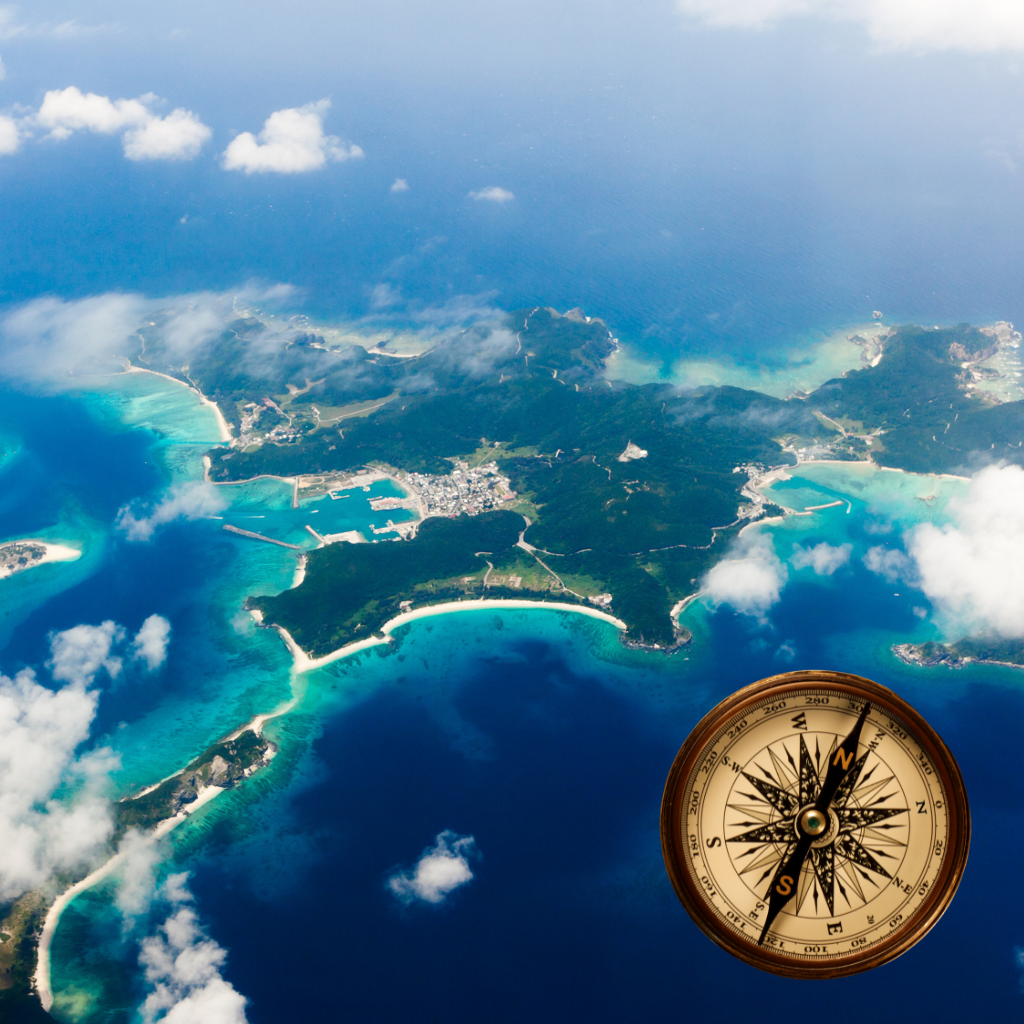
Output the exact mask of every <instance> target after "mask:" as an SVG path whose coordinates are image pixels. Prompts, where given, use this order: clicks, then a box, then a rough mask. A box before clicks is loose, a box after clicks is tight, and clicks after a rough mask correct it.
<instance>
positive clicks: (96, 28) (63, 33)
mask: <svg viewBox="0 0 1024 1024" xmlns="http://www.w3.org/2000/svg"><path fill="white" fill-rule="evenodd" d="M114 29H115V26H113V25H80V24H79V23H78V22H77V21H75V20H74V19H72V20H71V21H61V22H57V23H56V24H55V23H54V22H52V21H45V22H37V23H36V24H34V25H30V24H27V23H26V22H23V21H19V20H18V8H17V7H16V6H15V5H12V4H5V5H3V6H2V7H0V39H4V40H7V39H19V38H30V39H31V38H46V37H50V38H54V39H72V38H74V37H76V36H83V35H91V34H93V33H96V32H109V31H113V30H114Z"/></svg>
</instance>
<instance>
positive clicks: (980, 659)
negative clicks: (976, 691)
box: [892, 635, 1024, 668]
mask: <svg viewBox="0 0 1024 1024" xmlns="http://www.w3.org/2000/svg"><path fill="white" fill-rule="evenodd" d="M892 650H893V654H895V655H896V657H897V658H899V659H900V661H905V662H906V663H907V664H908V665H919V666H921V667H923V668H932V667H934V666H936V665H945V666H946V668H964V667H965V666H967V665H972V664H981V665H1008V666H1011V667H1013V668H1024V639H1021V638H1020V637H1002V636H991V635H982V636H968V637H964V638H963V639H961V640H957V641H955V642H953V643H950V644H944V643H939V642H938V641H937V640H929V641H927V642H926V643H923V644H896V645H894V646H893V649H892Z"/></svg>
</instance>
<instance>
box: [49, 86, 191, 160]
mask: <svg viewBox="0 0 1024 1024" xmlns="http://www.w3.org/2000/svg"><path fill="white" fill-rule="evenodd" d="M156 99H157V97H155V96H153V95H146V96H141V97H139V98H138V99H134V100H124V99H122V100H111V99H110V97H109V96H100V95H98V94H97V93H94V92H90V93H83V92H82V91H81V90H80V89H78V88H77V87H76V86H73V85H72V86H68V88H66V89H51V90H50V91H49V92H47V93H46V95H45V96H44V97H43V103H42V106H40V108H39V111H38V113H37V114H36V116H35V121H36V124H38V125H39V126H41V127H43V128H46V129H48V130H49V134H50V138H54V139H66V138H68V137H69V136H70V135H71V134H72V133H74V132H76V131H91V132H99V133H100V134H103V135H114V134H116V133H118V132H123V133H124V139H123V143H124V153H125V156H127V157H128V159H129V160H191V159H192V158H193V157H194V156H196V155H197V154H198V152H199V150H200V148H201V147H202V145H203V143H204V142H205V141H206V140H207V139H208V138H209V137H210V135H211V132H210V129H209V128H208V127H207V126H206V125H204V124H203V123H202V122H201V121H200V120H199V118H198V117H197V116H196V115H195V114H193V113H192V112H191V111H190V110H184V109H182V108H180V107H179V108H178V109H176V110H173V111H171V113H170V114H168V115H167V116H166V117H157V115H156V114H154V113H153V112H152V110H151V109H150V105H151V104H152V103H153V102H154V101H155V100H156Z"/></svg>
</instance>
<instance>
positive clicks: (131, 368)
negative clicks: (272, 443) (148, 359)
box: [124, 359, 231, 441]
mask: <svg viewBox="0 0 1024 1024" xmlns="http://www.w3.org/2000/svg"><path fill="white" fill-rule="evenodd" d="M125 363H126V364H127V365H126V367H125V370H124V372H125V373H152V374H153V375H154V376H156V377H163V378H164V380H169V381H173V382H174V383H175V384H179V385H181V387H183V388H188V390H189V391H191V392H193V394H196V395H198V396H199V403H200V404H201V405H208V406H209V407H210V408H211V409H213V414H214V416H216V418H217V429H218V430H219V431H220V439H221V441H230V440H231V428H230V427H229V426H228V421H227V420H226V419H225V418H224V413H222V412H221V411H220V406H219V405H217V403H216V402H214V401H213V400H212V399H210V398H207V397H206V395H204V394H203V393H202V391H200V390H199V388H197V387H196V386H195V385H194V384H186V383H185V382H184V381H183V380H178V378H177V377H172V376H171V375H170V374H169V373H160V371H159V370H147V369H146V368H145V367H144V366H135V364H134V363H132V362H131V361H130V360H128V359H125Z"/></svg>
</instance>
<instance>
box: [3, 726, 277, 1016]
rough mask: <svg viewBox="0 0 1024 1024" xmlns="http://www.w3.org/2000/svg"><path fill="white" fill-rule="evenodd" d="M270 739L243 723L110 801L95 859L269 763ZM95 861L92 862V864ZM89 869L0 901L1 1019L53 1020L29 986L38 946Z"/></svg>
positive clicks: (111, 853) (61, 875)
mask: <svg viewBox="0 0 1024 1024" xmlns="http://www.w3.org/2000/svg"><path fill="white" fill-rule="evenodd" d="M275 751H276V747H275V746H274V744H272V743H270V742H269V741H267V740H266V739H265V738H264V737H262V736H260V735H258V734H257V733H255V732H254V731H253V730H252V729H249V728H246V729H244V730H243V731H242V732H240V733H239V734H238V735H237V736H234V737H231V738H228V739H225V740H221V741H220V742H219V743H215V744H214V745H213V746H211V747H209V748H208V749H207V750H205V751H203V753H201V754H200V755H199V756H198V757H196V758H194V759H193V760H192V761H190V762H189V763H188V765H186V767H185V768H184V769H182V770H181V771H180V772H178V773H176V774H175V775H172V776H171V777H170V778H168V779H165V780H164V781H163V782H161V783H159V784H158V785H156V786H154V787H151V788H150V789H148V790H144V791H143V792H142V793H139V794H138V795H136V796H127V797H125V798H124V799H123V800H120V801H118V802H117V803H115V804H114V805H113V819H114V829H113V832H112V834H111V836H110V839H109V840H108V842H107V845H106V849H105V851H104V853H103V854H102V855H101V856H100V857H99V858H98V859H97V860H98V862H103V861H108V860H110V858H112V857H113V856H114V855H115V853H116V851H117V847H118V845H119V844H120V841H121V839H122V838H123V837H124V835H125V833H126V832H127V831H128V830H129V829H136V830H137V831H139V832H143V833H146V832H150V831H152V830H153V829H155V828H156V827H157V826H159V825H160V824H162V823H164V822H167V821H169V820H171V819H174V818H177V817H179V816H180V817H182V818H183V817H184V816H186V815H187V814H188V813H189V807H190V805H191V804H193V803H195V802H196V801H197V800H198V799H200V796H201V793H202V792H203V791H204V790H206V789H207V787H211V786H215V787H217V788H219V789H228V788H230V787H232V786H235V785H237V784H238V783H239V782H241V781H242V780H243V779H246V778H248V777H249V776H250V775H252V774H253V772H255V771H257V770H258V769H259V768H261V767H262V766H263V765H265V764H267V763H268V762H269V760H270V758H271V757H273V755H274V753H275ZM94 866H95V865H94ZM89 872H90V868H88V867H82V868H80V869H79V870H77V871H67V872H62V873H59V874H57V875H55V876H54V877H53V878H51V879H50V880H49V881H48V883H47V884H46V886H45V887H43V888H41V889H33V890H30V891H29V892H26V893H23V894H22V895H21V896H19V897H18V898H17V899H15V900H12V901H10V902H8V903H7V904H5V905H4V904H0V1020H3V1021H4V1022H7V1021H26V1022H28V1021H51V1020H52V1019H53V1018H51V1017H50V1016H49V1014H47V1013H46V1012H45V1011H44V1010H43V1009H42V1007H41V1006H40V1005H39V1001H38V999H37V998H36V997H35V994H34V991H33V976H34V973H35V969H36V959H37V949H38V945H39V941H40V938H41V936H42V931H43V922H44V921H45V919H46V914H47V912H48V911H49V909H50V907H51V906H52V905H53V903H54V901H55V900H56V899H57V898H58V896H59V895H60V894H61V893H63V892H66V891H67V890H68V889H69V888H71V887H72V886H74V885H76V884H77V883H78V882H81V881H82V880H83V879H85V878H86V877H87V876H88V874H89Z"/></svg>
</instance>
